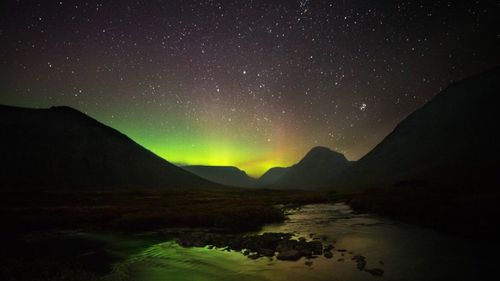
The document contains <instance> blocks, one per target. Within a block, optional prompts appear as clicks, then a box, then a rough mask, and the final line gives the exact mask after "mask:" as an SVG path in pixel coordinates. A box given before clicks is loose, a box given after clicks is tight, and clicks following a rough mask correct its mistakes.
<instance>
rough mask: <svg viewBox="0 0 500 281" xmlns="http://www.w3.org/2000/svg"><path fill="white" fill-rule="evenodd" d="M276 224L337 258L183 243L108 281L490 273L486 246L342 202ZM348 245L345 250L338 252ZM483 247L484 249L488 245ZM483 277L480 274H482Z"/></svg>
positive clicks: (164, 247) (138, 259) (274, 228)
mask: <svg viewBox="0 0 500 281" xmlns="http://www.w3.org/2000/svg"><path fill="white" fill-rule="evenodd" d="M288 218H289V219H288V220H287V221H286V222H284V223H281V224H274V225H268V226H266V227H265V228H264V229H263V230H262V231H261V232H262V233H264V232H292V233H295V234H296V235H297V236H300V237H306V238H308V239H313V238H315V237H316V238H319V239H322V240H323V241H324V243H327V244H328V243H332V244H334V245H335V251H334V257H333V258H332V259H326V258H324V257H318V258H316V259H313V260H311V261H312V264H309V263H308V262H307V261H306V260H305V259H304V258H303V259H301V260H299V261H298V262H286V261H279V260H276V259H270V258H261V259H258V260H250V259H248V258H246V257H245V256H243V255H241V254H240V253H235V252H227V251H222V250H209V249H207V248H182V247H179V246H178V245H176V244H175V243H174V242H165V243H160V244H156V245H153V246H152V247H149V248H147V249H146V250H144V251H143V252H141V253H140V254H137V255H134V256H132V257H130V258H129V259H128V260H126V261H125V262H122V263H120V264H117V265H116V266H115V270H114V272H113V274H111V275H110V276H108V279H110V280H144V281H153V280H162V281H164V280H175V281H178V280H179V281H181V280H240V281H245V280H277V281H280V280H299V281H300V280H353V281H357V280H470V279H478V278H479V277H481V276H485V277H486V276H488V274H489V273H492V272H494V271H493V270H494V267H495V263H492V257H493V259H496V260H497V261H498V258H496V257H494V256H490V257H488V255H487V254H484V253H481V249H485V245H483V244H481V243H479V242H473V241H468V240H464V239H457V238H450V237H447V236H444V235H441V234H438V233H435V232H434V231H431V230H427V229H422V228H418V227H414V226H408V225H404V224H397V223H394V222H391V221H389V220H385V219H382V218H379V217H376V216H372V215H367V214H355V213H354V212H353V211H352V210H351V208H350V207H349V206H347V205H345V204H334V205H331V204H320V205H308V206H304V207H302V208H300V209H297V210H292V211H290V212H289V214H288ZM340 249H345V250H346V251H345V252H339V251H338V250H340ZM486 249H487V248H486ZM354 255H363V256H365V257H366V261H367V268H373V267H378V268H382V269H383V270H384V271H385V273H384V275H383V277H381V278H378V277H375V276H372V275H371V274H369V273H367V272H364V271H359V270H358V269H357V268H356V263H355V262H354V261H353V260H352V257H353V256H354ZM479 279H480V278H479Z"/></svg>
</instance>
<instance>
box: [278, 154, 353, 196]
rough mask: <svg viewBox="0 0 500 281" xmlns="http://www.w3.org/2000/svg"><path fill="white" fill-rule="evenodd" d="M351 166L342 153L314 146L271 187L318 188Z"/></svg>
mask: <svg viewBox="0 0 500 281" xmlns="http://www.w3.org/2000/svg"><path fill="white" fill-rule="evenodd" d="M347 166H349V161H348V160H347V159H346V158H345V156H344V155H343V154H341V153H338V152H335V151H332V150H330V149H329V148H326V147H321V146H318V147H314V148H313V149H311V150H310V151H309V152H308V153H307V154H306V156H304V158H303V159H302V160H300V162H299V163H297V164H295V165H293V166H292V167H290V168H288V169H287V171H286V172H285V173H284V174H283V175H282V176H281V177H280V178H279V180H277V181H276V182H275V183H273V184H271V185H270V186H269V187H271V188H277V189H318V188H322V187H325V186H327V184H328V180H329V179H331V178H332V177H334V176H335V175H337V174H338V173H340V172H342V171H343V170H344V169H345V168H347Z"/></svg>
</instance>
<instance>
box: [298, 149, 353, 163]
mask: <svg viewBox="0 0 500 281" xmlns="http://www.w3.org/2000/svg"><path fill="white" fill-rule="evenodd" d="M318 157H320V158H324V157H327V158H336V159H341V160H345V161H347V159H346V158H345V156H344V154H342V153H340V152H337V151H334V150H331V149H329V148H328V147H324V146H316V147H313V148H312V149H311V150H310V151H309V152H308V153H307V154H306V156H305V157H304V158H303V159H302V160H306V161H307V160H312V159H316V158H318Z"/></svg>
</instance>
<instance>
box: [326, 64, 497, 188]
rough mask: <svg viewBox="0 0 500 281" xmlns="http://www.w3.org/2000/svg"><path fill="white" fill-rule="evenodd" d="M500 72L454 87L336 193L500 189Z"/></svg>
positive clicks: (352, 171)
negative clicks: (385, 189) (435, 188)
mask: <svg viewBox="0 0 500 281" xmlns="http://www.w3.org/2000/svg"><path fill="white" fill-rule="evenodd" d="M499 95H500V68H496V69H494V70H491V71H488V72H486V73H483V74H480V75H478V76H475V77H472V78H468V79H465V80H462V81H459V82H456V83H453V84H451V85H450V86H449V87H448V88H447V89H445V90H444V91H442V92H441V93H439V94H437V95H436V96H435V97H434V98H433V99H432V100H431V101H429V102H428V103H427V104H425V105H424V106H423V107H421V108H420V109H418V110H416V111H415V112H413V113H412V114H410V115H409V116H408V117H407V118H406V119H404V120H403V121H402V122H401V123H400V124H399V125H398V126H397V127H396V128H395V129H394V130H393V131H392V133H390V134H389V135H388V136H387V137H386V138H385V139H384V140H383V141H382V142H381V143H380V144H378V145H377V146H376V147H375V148H374V149H373V150H371V151H370V152H369V153H368V154H367V155H366V156H364V157H363V158H362V159H360V160H359V161H357V162H355V163H354V164H352V165H351V166H350V167H349V168H348V169H346V170H345V171H344V172H343V173H341V174H340V175H338V176H336V177H334V178H333V179H332V180H331V182H330V183H331V186H332V188H333V189H336V190H340V191H353V190H359V189H363V188H368V187H375V188H379V187H405V186H406V187H411V186H441V187H444V186H448V187H452V188H453V189H455V190H457V189H458V188H459V187H461V188H465V189H473V188H475V187H480V188H488V187H498V183H499V173H498V168H499V165H498V164H499V163H498V148H499V146H498V144H499V138H498V132H499V125H498V124H499V123H498V100H499Z"/></svg>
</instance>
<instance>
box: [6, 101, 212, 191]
mask: <svg viewBox="0 0 500 281" xmlns="http://www.w3.org/2000/svg"><path fill="white" fill-rule="evenodd" d="M0 130H1V131H2V137H1V146H0V158H1V161H2V169H1V170H0V178H1V181H0V188H10V189H16V188H18V187H23V188H27V189H74V188H93V189H108V188H119V189H125V188H169V189H177V188H178V189H184V188H199V187H214V186H216V184H214V183H211V182H208V181H206V180H204V179H202V178H200V177H198V176H195V175H193V174H191V173H189V172H187V171H185V170H183V169H181V168H179V167H177V166H175V165H173V164H170V163H169V162H167V161H166V160H164V159H162V158H160V157H158V156H157V155H155V154H154V153H152V152H151V151H149V150H147V149H145V148H144V147H142V146H140V145H138V144H137V143H135V142H134V141H133V140H131V139H130V138H128V137H127V136H126V135H124V134H122V133H120V132H118V131H117V130H115V129H112V128H110V127H108V126H106V125H104V124H102V123H100V122H98V121H96V120H95V119H92V118H91V117H89V116H87V115H85V114H83V113H82V112H80V111H77V110H75V109H73V108H70V107H65V106H58V107H51V108H49V109H29V108H20V107H12V106H4V105H2V106H0Z"/></svg>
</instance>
